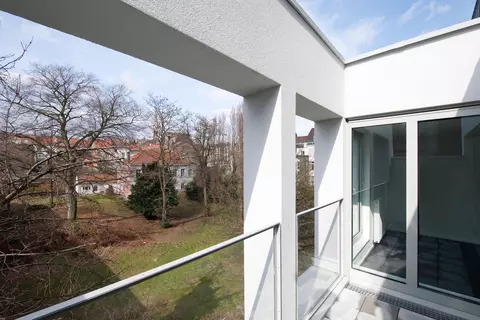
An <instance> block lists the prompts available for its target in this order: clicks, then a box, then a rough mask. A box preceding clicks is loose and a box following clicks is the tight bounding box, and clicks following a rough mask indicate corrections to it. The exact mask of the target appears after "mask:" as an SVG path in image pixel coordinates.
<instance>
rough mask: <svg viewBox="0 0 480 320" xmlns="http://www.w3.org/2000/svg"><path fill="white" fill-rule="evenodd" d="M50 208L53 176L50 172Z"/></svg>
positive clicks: (51, 204)
mask: <svg viewBox="0 0 480 320" xmlns="http://www.w3.org/2000/svg"><path fill="white" fill-rule="evenodd" d="M50 208H53V176H52V175H51V174H50Z"/></svg>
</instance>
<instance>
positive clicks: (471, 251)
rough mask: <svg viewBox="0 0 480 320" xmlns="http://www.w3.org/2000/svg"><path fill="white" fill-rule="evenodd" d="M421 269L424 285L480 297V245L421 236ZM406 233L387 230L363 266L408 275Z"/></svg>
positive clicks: (419, 258) (403, 276) (398, 274)
mask: <svg viewBox="0 0 480 320" xmlns="http://www.w3.org/2000/svg"><path fill="white" fill-rule="evenodd" d="M418 251H419V257H418V262H419V265H418V268H419V270H418V272H419V275H418V277H419V282H420V283H421V284H426V285H430V286H433V287H438V288H442V289H445V290H449V291H453V292H457V293H460V294H464V295H467V296H471V297H476V298H480V277H478V276H477V274H478V269H477V265H478V264H477V263H478V261H480V245H474V244H471V243H466V242H458V241H452V240H447V239H440V238H433V237H427V236H422V235H420V237H419V243H418ZM405 260H406V248H405V233H402V232H396V231H387V233H386V234H385V236H384V237H383V238H382V240H381V241H380V243H377V244H375V245H374V247H373V249H372V250H371V251H370V252H369V253H368V256H367V257H366V259H365V260H364V261H363V262H362V264H361V266H362V267H365V268H369V269H373V270H377V271H381V272H385V273H388V274H391V275H394V276H397V277H399V278H405V269H406V264H405Z"/></svg>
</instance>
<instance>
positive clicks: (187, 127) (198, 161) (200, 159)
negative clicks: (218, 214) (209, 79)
mask: <svg viewBox="0 0 480 320" xmlns="http://www.w3.org/2000/svg"><path fill="white" fill-rule="evenodd" d="M217 127H218V124H217V119H216V118H213V119H208V118H207V117H205V116H201V115H187V116H185V117H184V120H183V132H184V134H185V135H186V136H187V137H188V140H187V141H188V142H189V143H190V146H191V148H192V150H193V152H192V160H193V161H194V163H195V165H196V167H197V172H198V173H199V176H200V183H201V187H202V190H203V204H204V206H205V208H206V210H207V215H208V214H210V208H209V205H208V204H209V203H208V173H209V172H208V170H209V166H210V165H211V161H212V157H213V155H214V152H215V148H216V146H215V137H216V134H217Z"/></svg>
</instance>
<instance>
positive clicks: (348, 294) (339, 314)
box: [312, 289, 432, 320]
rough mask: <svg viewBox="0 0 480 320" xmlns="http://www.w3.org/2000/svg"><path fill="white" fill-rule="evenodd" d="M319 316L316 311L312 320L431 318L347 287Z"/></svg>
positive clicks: (425, 319)
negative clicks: (324, 312) (322, 314)
mask: <svg viewBox="0 0 480 320" xmlns="http://www.w3.org/2000/svg"><path fill="white" fill-rule="evenodd" d="M320 317H321V314H319V313H317V314H316V315H314V316H313V317H312V320H357V319H358V320H375V319H376V320H432V319H431V318H428V317H425V316H423V315H419V314H417V313H413V312H411V311H408V310H405V309H402V308H398V307H396V306H392V305H390V304H388V303H386V302H383V301H379V300H375V299H372V298H369V297H365V296H363V295H362V294H360V293H357V292H354V291H351V290H348V289H345V290H343V291H342V293H341V294H340V295H339V296H338V298H337V300H336V301H335V303H334V304H333V305H332V306H331V307H330V309H329V310H328V311H327V313H326V314H325V315H324V317H323V318H320Z"/></svg>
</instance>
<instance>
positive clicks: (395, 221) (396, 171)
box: [352, 123, 406, 281]
mask: <svg viewBox="0 0 480 320" xmlns="http://www.w3.org/2000/svg"><path fill="white" fill-rule="evenodd" d="M352 134H353V136H352V254H353V267H354V268H356V269H360V270H363V271H367V272H370V273H374V274H377V275H380V276H384V277H389V278H392V279H394V280H398V281H404V280H405V278H406V125H405V123H399V124H389V125H381V126H371V127H361V128H354V129H353V132H352Z"/></svg>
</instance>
